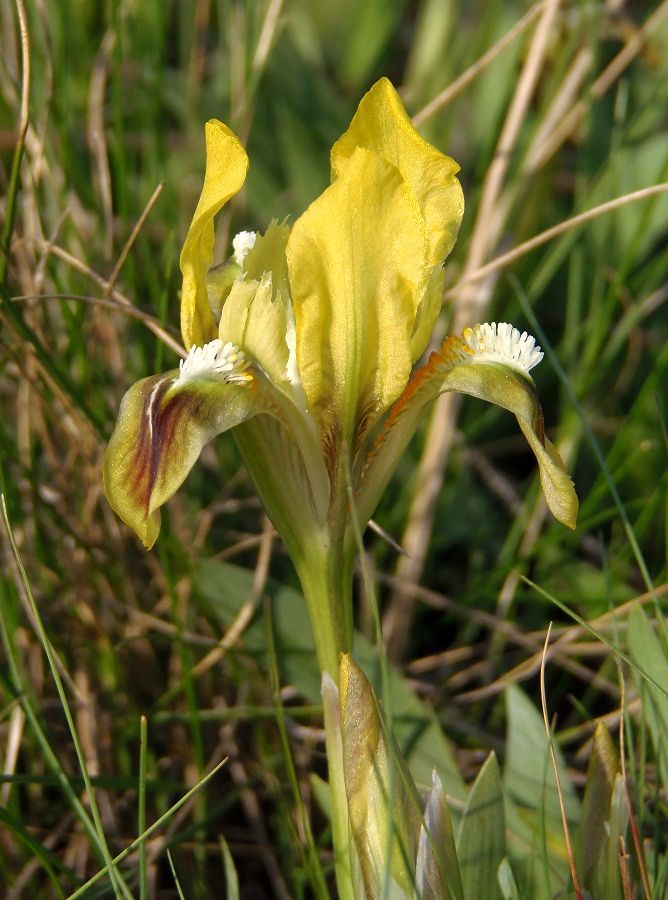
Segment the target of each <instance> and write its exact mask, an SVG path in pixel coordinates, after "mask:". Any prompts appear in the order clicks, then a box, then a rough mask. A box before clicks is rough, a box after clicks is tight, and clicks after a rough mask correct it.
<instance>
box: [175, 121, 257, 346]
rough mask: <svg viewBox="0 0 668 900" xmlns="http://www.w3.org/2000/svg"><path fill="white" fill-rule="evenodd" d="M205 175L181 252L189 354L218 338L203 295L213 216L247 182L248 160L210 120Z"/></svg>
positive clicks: (184, 326)
mask: <svg viewBox="0 0 668 900" xmlns="http://www.w3.org/2000/svg"><path fill="white" fill-rule="evenodd" d="M205 138H206V173H205V175H204V185H203V187H202V193H201V195H200V198H199V202H198V204H197V209H196V210H195V215H194V216H193V220H192V223H191V225H190V228H189V230H188V234H187V236H186V240H185V243H184V245H183V250H182V251H181V272H182V274H183V288H182V291H181V333H182V334H183V342H184V344H185V346H186V348H187V349H188V350H189V349H190V347H192V346H193V345H198V346H200V345H202V344H205V343H207V342H208V341H211V340H213V339H214V338H215V337H216V335H217V330H218V329H217V322H216V321H215V320H214V317H213V313H212V311H211V307H210V305H209V300H208V297H207V291H206V275H207V272H208V271H209V268H210V266H211V263H212V261H213V244H214V228H213V220H214V216H215V215H216V214H217V213H218V212H219V211H220V210H221V209H222V207H223V206H224V205H225V204H226V203H227V201H228V200H229V199H230V197H232V196H234V194H236V193H237V191H239V189H240V188H241V186H242V184H243V183H244V181H245V179H246V172H247V171H248V157H247V156H246V151H245V150H244V148H243V147H242V146H241V144H240V143H239V139H238V138H237V137H236V135H235V134H234V133H233V132H232V131H230V129H229V128H228V127H227V126H226V125H223V123H222V122H219V121H218V120H217V119H211V121H210V122H207V123H206V128H205Z"/></svg>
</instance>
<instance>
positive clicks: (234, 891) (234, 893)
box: [218, 834, 239, 900]
mask: <svg viewBox="0 0 668 900" xmlns="http://www.w3.org/2000/svg"><path fill="white" fill-rule="evenodd" d="M218 840H219V841H220V852H221V853H222V855H223V867H224V869H225V887H226V890H227V892H226V895H225V896H226V898H227V900H239V876H238V875H237V868H236V866H235V865H234V860H233V859H232V854H231V853H230V848H229V847H228V846H227V841H226V840H225V838H224V837H223V836H222V834H221V835H220V836H219V838H218Z"/></svg>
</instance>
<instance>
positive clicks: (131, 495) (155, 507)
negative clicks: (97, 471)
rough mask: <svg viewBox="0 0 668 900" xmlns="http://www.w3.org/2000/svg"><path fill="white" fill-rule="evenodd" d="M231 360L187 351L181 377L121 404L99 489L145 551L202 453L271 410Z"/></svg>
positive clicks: (170, 375) (144, 387)
mask: <svg viewBox="0 0 668 900" xmlns="http://www.w3.org/2000/svg"><path fill="white" fill-rule="evenodd" d="M235 356H236V358H232V357H235ZM238 356H239V355H238V354H235V352H234V351H233V350H230V348H229V347H225V346H223V345H222V344H221V342H220V341H215V342H214V345H213V346H212V345H207V346H205V347H204V348H196V349H195V348H194V349H193V350H192V351H191V354H190V356H189V357H188V360H186V361H185V364H184V365H182V367H181V370H180V372H179V371H178V370H174V371H172V372H167V373H166V374H163V375H155V376H153V377H151V378H144V379H143V380H142V381H138V382H137V383H136V384H135V385H133V386H132V387H131V388H130V389H129V390H128V392H127V393H126V394H125V397H124V398H123V401H122V403H121V408H120V411H119V414H118V420H117V422H116V427H115V429H114V432H113V434H112V436H111V440H110V441H109V446H108V447H107V451H106V454H105V457H104V487H105V492H106V495H107V499H108V500H109V503H110V505H111V506H112V508H113V509H114V510H115V511H116V512H117V513H118V515H119V516H120V517H121V519H123V521H124V522H125V523H126V524H127V525H129V526H130V527H131V528H133V529H134V530H135V531H136V533H137V535H138V536H139V538H140V539H141V540H142V542H143V543H144V544H145V546H146V547H148V548H150V547H152V546H153V544H154V543H155V540H156V538H157V536H158V532H159V530H160V512H159V508H160V506H161V505H162V504H163V503H164V502H165V501H166V500H168V499H169V498H170V497H171V496H172V494H174V492H175V491H176V490H177V489H178V488H179V486H180V485H181V484H182V482H183V481H184V479H185V477H186V475H187V474H188V472H189V471H190V469H191V468H192V466H193V464H194V462H195V460H196V459H197V457H198V456H199V454H200V451H201V450H202V447H203V446H204V445H205V444H206V443H207V442H208V441H210V440H211V439H212V438H213V437H214V436H215V435H217V434H220V433H221V432H223V431H226V430H227V429H228V428H233V427H234V426H235V425H238V424H239V423H240V422H243V421H244V420H245V419H248V418H249V417H251V416H254V415H256V414H257V413H258V412H263V411H265V410H266V409H268V408H270V403H269V401H268V400H267V398H266V397H265V396H264V392H262V391H259V390H257V387H256V383H255V380H253V379H252V378H251V377H250V376H249V375H248V373H247V372H246V370H245V368H244V364H243V359H241V360H240V359H239V358H238ZM240 362H241V365H239V363H240ZM216 363H217V364H218V369H216Z"/></svg>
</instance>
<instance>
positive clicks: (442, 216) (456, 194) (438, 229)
mask: <svg viewBox="0 0 668 900" xmlns="http://www.w3.org/2000/svg"><path fill="white" fill-rule="evenodd" d="M357 147H364V148H366V149H367V150H371V151H373V152H374V153H377V154H378V155H379V156H381V157H382V158H383V159H384V160H386V161H387V162H389V163H391V165H393V166H394V167H395V168H396V169H397V171H398V172H399V173H400V175H401V177H402V178H403V179H404V180H405V182H406V184H407V186H408V188H409V190H410V194H411V196H412V197H413V200H414V203H415V206H416V209H417V210H418V212H419V215H420V216H421V217H422V220H423V222H424V228H425V233H426V236H427V242H426V247H425V251H426V252H425V256H424V258H423V259H422V260H421V262H422V265H423V273H422V280H421V300H424V306H421V307H420V309H419V314H418V316H417V317H416V321H415V326H414V330H413V361H415V360H416V359H417V358H418V357H420V356H421V355H422V353H423V352H424V350H425V348H426V346H427V344H428V342H429V338H430V336H431V332H432V331H433V328H434V325H435V322H436V319H437V317H438V314H439V311H440V308H441V290H442V283H443V273H442V272H440V271H439V272H437V273H436V274H434V272H433V269H434V267H435V266H440V264H441V263H442V262H443V260H444V259H445V257H446V256H447V255H448V254H449V253H450V251H451V250H452V247H453V245H454V243H455V240H456V238H457V232H458V230H459V226H460V223H461V220H462V216H463V214H464V195H463V193H462V189H461V185H460V184H459V181H458V179H457V178H456V177H455V176H456V173H457V172H458V171H459V166H458V165H457V163H456V162H455V161H454V160H453V159H451V158H450V157H449V156H445V155H444V154H443V153H441V152H440V151H439V150H437V149H436V148H435V147H433V146H432V145H431V144H429V143H428V142H427V141H425V140H424V138H423V137H421V135H420V134H419V133H418V132H417V131H416V130H415V128H414V127H413V124H412V122H411V120H410V119H409V117H408V116H407V114H406V110H405V109H404V105H403V103H402V102H401V98H400V97H399V95H398V94H397V92H396V90H395V89H394V87H393V86H392V84H391V83H390V82H389V81H388V79H387V78H381V79H380V81H377V82H376V84H374V86H373V87H372V88H371V90H370V91H369V92H368V93H367V94H365V96H364V97H363V98H362V101H361V102H360V104H359V107H358V109H357V112H356V113H355V115H354V117H353V119H352V121H351V123H350V126H349V128H348V130H347V131H346V132H345V133H344V134H343V135H342V136H341V137H340V138H339V140H338V141H337V142H336V143H335V144H334V146H333V147H332V152H331V162H332V175H333V177H336V178H338V177H340V176H341V175H342V174H343V172H344V171H345V170H346V167H347V166H348V164H349V162H350V160H351V158H352V156H353V154H354V152H355V149H356V148H357ZM435 282H437V284H435Z"/></svg>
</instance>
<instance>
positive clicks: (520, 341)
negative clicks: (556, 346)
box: [462, 322, 544, 372]
mask: <svg viewBox="0 0 668 900" xmlns="http://www.w3.org/2000/svg"><path fill="white" fill-rule="evenodd" d="M462 338H463V339H464V341H465V342H466V344H467V346H468V348H469V350H470V351H471V353H472V355H471V356H470V357H469V356H468V355H467V356H466V361H467V362H470V363H476V362H500V363H505V364H506V365H508V366H513V367H514V368H515V369H519V370H520V372H529V371H530V370H531V369H533V367H534V366H537V365H538V363H539V362H540V361H541V359H542V358H543V356H544V354H543V351H542V350H541V349H540V347H538V346H537V345H536V339H535V338H534V337H532V336H531V335H530V334H528V333H527V332H526V331H522V332H520V331H519V329H517V328H513V326H512V325H509V324H508V322H499V323H498V324H497V323H496V322H485V323H484V324H483V325H474V326H473V328H465V329H464V331H463V333H462Z"/></svg>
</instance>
